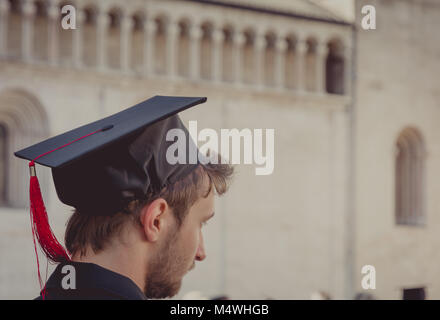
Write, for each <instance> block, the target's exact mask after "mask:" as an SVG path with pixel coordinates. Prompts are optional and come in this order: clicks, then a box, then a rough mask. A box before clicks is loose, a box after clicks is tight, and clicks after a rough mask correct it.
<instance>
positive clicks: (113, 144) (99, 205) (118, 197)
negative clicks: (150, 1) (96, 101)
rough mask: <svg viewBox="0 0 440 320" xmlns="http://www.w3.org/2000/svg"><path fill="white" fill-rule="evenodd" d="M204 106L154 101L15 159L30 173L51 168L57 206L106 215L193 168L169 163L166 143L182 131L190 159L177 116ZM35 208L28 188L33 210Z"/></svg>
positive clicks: (185, 100) (187, 100) (182, 100)
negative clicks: (176, 131)
mask: <svg viewBox="0 0 440 320" xmlns="http://www.w3.org/2000/svg"><path fill="white" fill-rule="evenodd" d="M205 101H206V98H205V97H169V96H155V97H153V98H151V99H148V100H146V101H144V102H141V103H139V104H137V105H135V106H133V107H131V108H128V109H126V110H123V111H121V112H118V113H116V114H114V115H112V116H109V117H106V118H104V119H101V120H98V121H95V122H92V123H90V124H87V125H84V126H81V127H79V128H76V129H73V130H71V131H68V132H66V133H63V134H60V135H58V136H55V137H52V138H49V139H47V140H45V141H42V142H40V143H37V144H35V145H33V146H30V147H28V148H25V149H23V150H20V151H17V152H16V153H15V155H16V156H17V157H19V158H23V159H27V160H30V161H31V164H30V167H31V169H32V168H33V163H34V162H36V163H39V164H41V165H44V166H47V167H50V168H52V176H53V179H54V184H55V188H56V191H57V194H58V197H59V198H60V200H61V202H63V203H65V204H67V205H70V206H73V207H75V208H76V209H77V210H78V211H79V212H80V213H81V214H89V215H92V214H93V215H110V214H113V213H115V212H117V211H119V210H121V209H123V208H124V206H125V205H126V204H128V202H129V201H130V200H133V199H142V198H144V197H146V196H147V195H148V194H150V193H154V192H157V191H159V190H161V189H162V188H163V187H165V186H166V185H168V184H170V183H174V182H175V181H177V180H179V179H181V178H183V177H184V176H186V175H187V174H189V172H191V171H192V170H194V169H195V168H196V167H197V165H198V160H197V163H189V161H187V162H186V163H185V164H180V163H178V164H170V163H169V162H168V161H167V159H166V152H167V149H168V147H169V146H170V145H171V144H173V143H174V141H167V140H166V135H167V132H168V131H169V130H171V129H181V130H183V132H184V133H185V136H186V139H187V143H186V145H185V149H186V151H187V152H186V156H185V158H186V159H187V160H188V155H189V153H190V152H191V150H190V149H191V148H195V150H196V152H197V148H196V147H195V144H194V142H193V141H192V139H191V138H190V137H189V133H188V131H187V129H186V128H185V126H184V125H183V123H182V121H181V120H180V118H179V116H178V115H177V113H178V112H180V111H182V110H185V109H187V108H190V107H192V106H195V105H197V104H200V103H203V102H205ZM197 159H198V157H197ZM31 182H32V178H31ZM38 188H39V187H38ZM38 192H39V190H38ZM37 202H38V201H37ZM33 206H36V205H35V204H33V203H32V184H31V209H32V210H34V209H33V208H32V207H33ZM43 207H44V204H43ZM44 211H45V210H44ZM34 215H35V213H34ZM34 219H35V218H34ZM55 255H56V254H55Z"/></svg>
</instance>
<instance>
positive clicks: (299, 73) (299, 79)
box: [295, 40, 307, 92]
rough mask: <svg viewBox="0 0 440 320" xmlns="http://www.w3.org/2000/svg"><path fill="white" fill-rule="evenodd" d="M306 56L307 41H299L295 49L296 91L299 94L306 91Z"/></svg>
mask: <svg viewBox="0 0 440 320" xmlns="http://www.w3.org/2000/svg"><path fill="white" fill-rule="evenodd" d="M306 54H307V43H306V41H304V40H298V42H297V43H296V47H295V58H296V59H295V60H296V61H295V80H296V89H297V91H298V92H305V91H306V72H305V71H306V59H305V58H306Z"/></svg>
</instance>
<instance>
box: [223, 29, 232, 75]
mask: <svg viewBox="0 0 440 320" xmlns="http://www.w3.org/2000/svg"><path fill="white" fill-rule="evenodd" d="M223 34H224V41H223V50H222V68H223V70H222V79H223V81H226V82H232V81H233V80H234V41H233V37H234V30H233V28H232V27H231V26H226V27H225V28H224V29H223Z"/></svg>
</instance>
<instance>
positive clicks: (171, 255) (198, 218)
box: [65, 164, 233, 298]
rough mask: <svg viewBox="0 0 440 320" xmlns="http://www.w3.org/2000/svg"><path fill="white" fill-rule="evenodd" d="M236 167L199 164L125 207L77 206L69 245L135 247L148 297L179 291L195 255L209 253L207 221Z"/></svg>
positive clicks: (77, 249)
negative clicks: (104, 210) (106, 210)
mask: <svg viewBox="0 0 440 320" xmlns="http://www.w3.org/2000/svg"><path fill="white" fill-rule="evenodd" d="M232 172H233V169H232V167H231V166H230V165H227V164H207V165H199V166H198V167H197V169H195V170H194V171H193V172H191V173H190V174H189V175H188V176H186V177H185V178H183V179H181V180H179V181H177V182H175V183H174V184H171V185H169V186H168V187H166V188H165V189H163V190H161V191H160V192H159V193H158V194H150V195H147V196H146V197H145V199H139V200H136V201H132V202H131V203H129V205H128V206H127V207H126V208H125V209H124V210H123V212H118V213H116V214H114V215H111V216H102V215H101V216H90V215H82V214H81V213H80V212H78V211H75V212H74V214H73V215H72V217H71V218H70V220H69V222H68V225H67V230H66V235H65V242H66V247H67V249H68V250H69V252H70V253H71V254H72V255H73V256H79V257H81V256H86V255H87V256H90V255H96V254H99V253H101V252H103V251H107V252H108V251H110V252H111V251H112V250H115V248H119V249H120V248H122V249H123V250H124V249H125V250H132V252H135V253H136V262H135V261H133V262H134V263H139V261H141V263H140V264H142V265H143V267H144V269H143V273H144V274H143V277H144V281H143V283H144V288H143V289H144V292H145V294H146V296H147V297H149V298H165V297H171V296H174V295H175V294H177V292H178V291H179V289H180V286H181V281H182V278H183V276H184V275H185V274H186V273H187V272H188V271H189V270H190V269H192V268H193V267H194V265H195V260H198V261H202V260H203V259H204V258H205V257H206V253H205V249H204V243H203V236H202V226H203V224H204V223H206V221H207V220H208V219H210V218H211V217H212V216H213V215H214V195H215V194H217V195H221V194H223V193H225V192H226V190H227V187H228V182H229V179H230V178H231V176H232ZM133 250H134V251H133Z"/></svg>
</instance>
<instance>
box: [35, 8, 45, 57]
mask: <svg viewBox="0 0 440 320" xmlns="http://www.w3.org/2000/svg"><path fill="white" fill-rule="evenodd" d="M35 7H36V12H35V20H34V33H35V34H38V37H34V38H33V41H34V43H33V49H34V52H33V57H34V58H35V59H37V60H47V58H48V52H47V48H48V40H49V39H48V36H49V24H48V22H49V17H48V12H47V10H48V2H44V1H42V0H38V1H36V2H35Z"/></svg>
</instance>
